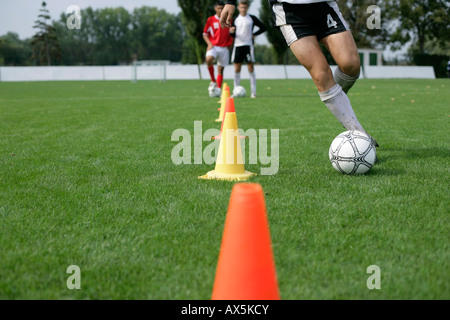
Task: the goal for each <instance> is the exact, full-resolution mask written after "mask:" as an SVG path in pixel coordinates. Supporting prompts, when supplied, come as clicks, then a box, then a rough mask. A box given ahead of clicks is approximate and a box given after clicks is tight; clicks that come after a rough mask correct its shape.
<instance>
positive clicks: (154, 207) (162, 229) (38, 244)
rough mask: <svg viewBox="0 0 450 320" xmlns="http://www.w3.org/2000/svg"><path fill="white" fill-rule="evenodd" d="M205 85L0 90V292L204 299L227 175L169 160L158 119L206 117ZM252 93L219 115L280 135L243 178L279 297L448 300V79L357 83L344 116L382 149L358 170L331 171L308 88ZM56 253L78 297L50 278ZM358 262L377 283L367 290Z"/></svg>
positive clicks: (293, 84) (329, 128)
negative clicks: (274, 163)
mask: <svg viewBox="0 0 450 320" xmlns="http://www.w3.org/2000/svg"><path fill="white" fill-rule="evenodd" d="M228 82H229V83H232V81H228ZM243 82H244V86H246V87H247V89H249V87H248V81H243ZM207 86H208V82H207V81H206V80H205V81H168V82H166V83H160V82H156V81H155V82H152V81H148V82H145V81H142V82H138V83H137V84H132V83H129V82H57V83H56V82H48V83H46V82H42V83H0V221H1V223H0V298H1V299H36V298H37V299H55V298H57V299H122V298H123V299H209V298H210V297H211V292H212V287H213V282H214V276H215V268H216V264H217V258H218V254H219V249H220V242H221V237H222V232H223V225H224V221H225V216H226V211H227V206H228V201H229V196H230V192H231V188H232V186H233V183H232V182H223V181H204V180H199V179H197V177H198V176H199V175H202V174H205V173H206V172H207V171H209V170H212V169H213V168H214V165H205V164H203V165H179V166H176V165H174V164H173V163H172V161H171V151H172V148H173V147H174V146H175V145H176V144H177V142H172V141H171V134H172V132H173V131H174V130H175V129H177V128H185V129H188V130H189V131H190V132H191V133H193V126H194V121H195V120H201V121H203V130H204V131H205V130H206V129H209V128H219V127H220V124H218V123H216V122H214V119H216V118H217V116H218V112H217V106H218V105H217V103H216V101H217V99H211V98H209V97H208V96H207V91H206V89H207ZM258 86H259V87H258V98H257V99H249V98H246V99H240V100H236V111H237V115H238V123H239V127H241V128H243V129H245V130H246V129H249V128H254V129H271V128H273V129H280V149H279V154H280V168H279V172H278V174H276V175H273V176H256V177H254V178H252V179H251V181H252V182H258V183H260V184H261V185H262V186H263V188H264V191H265V197H266V205H267V211H268V217H269V221H270V228H271V235H272V242H273V250H274V255H275V260H276V267H277V275H278V281H279V287H280V292H281V297H282V298H283V299H419V298H420V299H436V298H440V299H449V298H450V276H449V272H448V271H449V269H450V263H449V262H450V252H449V235H450V230H449V222H450V221H449V208H450V204H449V192H448V190H449V159H450V158H449V156H450V152H449V150H450V144H449V141H450V140H449V120H450V118H449V117H450V108H449V107H450V105H449V101H450V81H448V80H446V79H443V80H360V81H359V82H358V83H357V84H356V86H355V87H354V88H353V89H352V91H351V92H350V99H351V101H352V103H353V106H354V109H355V112H356V114H357V115H358V117H359V120H360V121H361V123H362V124H363V125H364V127H365V128H366V130H367V131H369V132H370V133H371V134H372V135H373V136H374V137H375V138H376V139H377V140H378V142H379V143H380V145H381V148H379V149H378V157H379V160H380V161H379V164H377V165H376V166H374V168H372V170H371V171H370V172H369V173H368V174H366V175H363V176H344V175H342V174H339V173H338V172H336V171H335V170H334V169H333V168H332V166H331V164H330V162H329V160H328V148H329V146H330V143H331V141H332V140H333V139H334V137H335V136H336V135H337V134H339V133H340V132H342V131H344V129H343V128H342V126H341V125H340V124H339V122H338V121H337V120H335V118H334V117H333V116H332V115H331V113H330V112H329V111H328V110H327V109H326V107H325V106H324V105H323V104H322V102H321V101H320V99H319V97H318V95H317V92H316V90H315V88H314V86H313V83H312V81H310V80H304V81H300V80H289V81H288V80H286V81H263V80H260V81H258ZM203 146H204V147H205V146H206V143H205V144H204V145H203ZM260 168H261V165H260V164H256V165H246V169H247V170H250V171H253V172H259V171H260ZM72 264H74V265H78V266H79V267H80V268H81V287H82V289H81V290H68V289H67V287H66V280H67V278H68V277H69V274H67V273H66V269H67V267H68V266H69V265H72ZM370 265H378V266H379V267H380V268H381V290H368V288H367V287H366V281H367V278H368V277H369V276H370V275H369V274H367V273H366V269H367V267H368V266H370Z"/></svg>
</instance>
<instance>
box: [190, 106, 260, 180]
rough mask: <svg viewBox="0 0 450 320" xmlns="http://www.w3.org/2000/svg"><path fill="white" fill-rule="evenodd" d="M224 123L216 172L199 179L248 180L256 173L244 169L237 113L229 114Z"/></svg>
mask: <svg viewBox="0 0 450 320" xmlns="http://www.w3.org/2000/svg"><path fill="white" fill-rule="evenodd" d="M224 122H225V123H224V125H223V134H222V138H221V139H220V144H219V151H218V153H217V158H216V167H215V170H212V171H209V172H208V173H207V174H206V175H203V176H200V177H199V178H200V179H215V180H229V181H242V180H247V179H248V178H250V177H251V176H252V175H254V173H251V172H248V171H245V169H244V160H243V157H242V149H241V141H240V139H239V130H238V124H237V118H236V112H227V113H226V115H225V120H224Z"/></svg>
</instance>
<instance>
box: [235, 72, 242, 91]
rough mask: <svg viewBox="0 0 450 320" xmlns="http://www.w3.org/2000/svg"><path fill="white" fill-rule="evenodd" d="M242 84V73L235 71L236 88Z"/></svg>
mask: <svg viewBox="0 0 450 320" xmlns="http://www.w3.org/2000/svg"><path fill="white" fill-rule="evenodd" d="M240 84H241V73H240V72H235V73H234V88H236V87H239V85H240Z"/></svg>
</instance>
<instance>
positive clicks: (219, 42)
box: [203, 1, 233, 96]
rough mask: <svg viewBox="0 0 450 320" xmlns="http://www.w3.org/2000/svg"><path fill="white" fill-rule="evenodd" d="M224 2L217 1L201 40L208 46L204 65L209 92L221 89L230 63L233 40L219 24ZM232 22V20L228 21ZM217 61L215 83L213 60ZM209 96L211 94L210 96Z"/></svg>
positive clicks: (228, 32)
mask: <svg viewBox="0 0 450 320" xmlns="http://www.w3.org/2000/svg"><path fill="white" fill-rule="evenodd" d="M223 7H224V2H223V1H217V2H216V3H215V4H214V10H215V11H216V14H215V15H214V16H211V17H209V18H208V20H207V21H206V25H205V28H204V30H203V39H204V40H205V42H206V44H207V45H208V47H207V49H206V65H207V66H208V71H209V75H210V76H211V82H210V84H209V87H208V91H209V92H211V91H213V90H214V88H215V87H218V88H222V82H223V71H224V69H225V67H226V66H227V65H228V64H229V61H230V50H229V47H230V46H231V45H232V43H233V38H232V37H231V36H230V30H229V29H228V28H222V27H221V26H220V23H219V18H220V14H221V12H222V10H223ZM230 21H231V22H232V20H230ZM215 59H217V66H218V67H217V71H218V75H217V81H216V78H215V75H214V60H215ZM210 96H211V94H210Z"/></svg>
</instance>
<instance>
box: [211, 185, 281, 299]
mask: <svg viewBox="0 0 450 320" xmlns="http://www.w3.org/2000/svg"><path fill="white" fill-rule="evenodd" d="M279 299H280V293H279V290H278V282H277V276H276V271H275V260H274V257H273V253H272V245H271V240H270V230H269V224H268V220H267V215H266V206H265V203H264V194H263V189H262V187H261V185H259V184H257V183H238V184H236V185H234V187H233V189H232V191H231V197H230V203H229V205H228V213H227V217H226V221H225V227H224V231H223V236H222V244H221V248H220V254H219V261H218V263H217V269H216V278H215V281H214V288H213V292H212V300H279Z"/></svg>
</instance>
